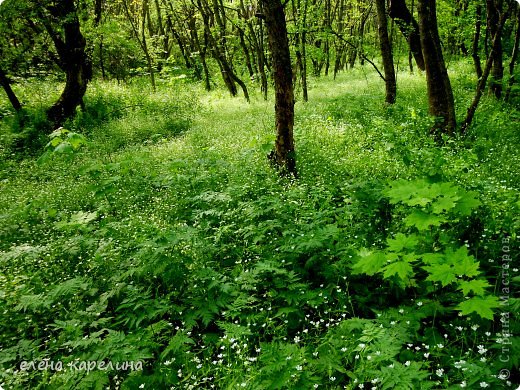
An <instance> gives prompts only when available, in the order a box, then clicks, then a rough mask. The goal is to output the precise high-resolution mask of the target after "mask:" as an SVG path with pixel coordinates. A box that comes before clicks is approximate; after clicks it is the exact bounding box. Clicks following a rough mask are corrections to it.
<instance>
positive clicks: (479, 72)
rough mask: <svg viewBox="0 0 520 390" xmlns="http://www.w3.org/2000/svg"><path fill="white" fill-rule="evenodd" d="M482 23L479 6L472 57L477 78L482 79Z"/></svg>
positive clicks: (476, 15)
mask: <svg viewBox="0 0 520 390" xmlns="http://www.w3.org/2000/svg"><path fill="white" fill-rule="evenodd" d="M481 21H482V5H481V4H480V3H479V4H477V10H476V13H475V35H473V46H472V49H471V57H472V58H473V63H474V64H475V72H476V73H477V78H479V79H480V78H481V77H482V65H481V64H480V56H479V54H478V52H479V41H480V29H481V23H482V22H481Z"/></svg>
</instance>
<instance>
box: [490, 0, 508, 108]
mask: <svg viewBox="0 0 520 390" xmlns="http://www.w3.org/2000/svg"><path fill="white" fill-rule="evenodd" d="M486 10H487V27H488V30H489V32H490V37H491V38H492V39H493V40H494V39H495V36H496V33H497V31H498V29H497V27H498V18H499V13H500V12H501V10H502V0H486ZM490 55H492V56H493V67H492V68H491V80H490V83H489V92H490V93H492V94H493V95H495V97H496V98H497V99H499V98H500V96H501V95H502V79H503V77H504V65H503V63H502V57H503V50H502V33H501V32H500V34H499V35H498V40H497V42H496V47H495V48H494V50H493V52H492V53H490Z"/></svg>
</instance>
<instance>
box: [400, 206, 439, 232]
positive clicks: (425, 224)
mask: <svg viewBox="0 0 520 390" xmlns="http://www.w3.org/2000/svg"><path fill="white" fill-rule="evenodd" d="M404 222H405V224H406V226H415V227H416V228H417V229H419V230H428V228H429V227H430V226H440V225H441V224H442V223H443V222H446V219H445V218H444V217H441V216H438V215H431V214H428V213H425V212H424V211H421V210H416V211H414V212H413V213H412V214H410V215H409V216H408V217H406V218H405V219H404Z"/></svg>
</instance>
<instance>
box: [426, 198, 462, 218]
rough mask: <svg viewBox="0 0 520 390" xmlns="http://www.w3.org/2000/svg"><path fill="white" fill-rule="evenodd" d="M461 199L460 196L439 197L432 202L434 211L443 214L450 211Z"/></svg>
mask: <svg viewBox="0 0 520 390" xmlns="http://www.w3.org/2000/svg"><path fill="white" fill-rule="evenodd" d="M459 199H460V197H458V196H442V197H440V198H437V199H436V200H435V202H433V204H432V211H433V212H434V213H435V214H441V213H444V212H447V211H450V210H451V209H452V208H454V207H455V205H456V204H457V201H458V200H459Z"/></svg>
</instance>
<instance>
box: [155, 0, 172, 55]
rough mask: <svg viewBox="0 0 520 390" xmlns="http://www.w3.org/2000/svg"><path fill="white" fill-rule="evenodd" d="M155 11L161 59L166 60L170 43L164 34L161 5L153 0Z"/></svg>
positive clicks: (156, 0) (157, 0)
mask: <svg viewBox="0 0 520 390" xmlns="http://www.w3.org/2000/svg"><path fill="white" fill-rule="evenodd" d="M155 9H156V11H157V28H158V30H159V34H160V35H161V41H162V46H163V52H162V57H163V59H165V60H166V59H168V57H169V56H170V43H169V40H168V35H167V34H166V30H165V28H164V23H163V17H162V10H161V5H160V4H159V0H155Z"/></svg>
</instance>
